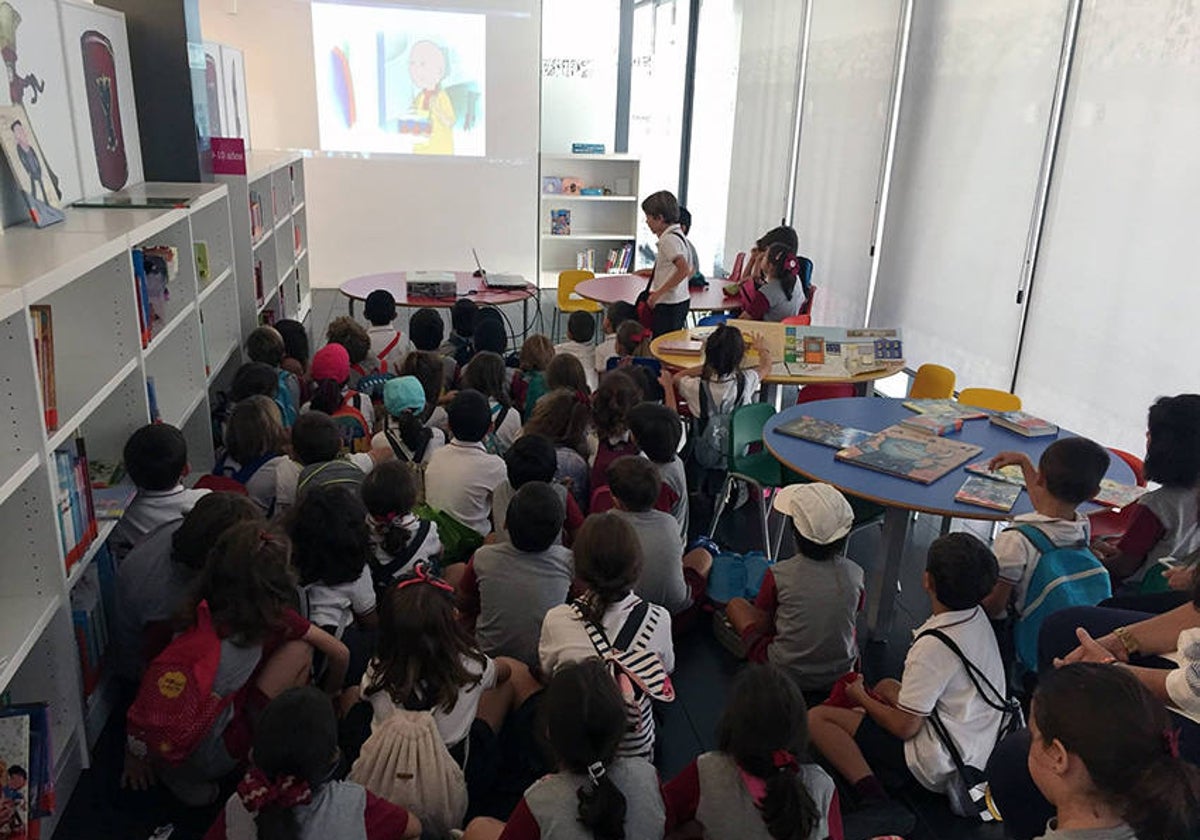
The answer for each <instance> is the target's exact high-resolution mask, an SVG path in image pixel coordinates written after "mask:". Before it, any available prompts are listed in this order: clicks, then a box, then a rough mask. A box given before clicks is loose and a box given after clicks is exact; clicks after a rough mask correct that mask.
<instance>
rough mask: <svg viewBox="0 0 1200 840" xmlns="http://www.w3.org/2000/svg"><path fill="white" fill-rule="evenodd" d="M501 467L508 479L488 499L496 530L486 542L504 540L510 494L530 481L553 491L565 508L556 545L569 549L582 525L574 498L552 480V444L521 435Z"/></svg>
mask: <svg viewBox="0 0 1200 840" xmlns="http://www.w3.org/2000/svg"><path fill="white" fill-rule="evenodd" d="M504 466H505V469H506V470H507V471H508V478H507V479H506V480H505V481H503V482H502V483H501V484H500V486H499V487H497V488H496V492H495V493H494V494H493V495H492V522H493V523H494V525H495V526H496V527H495V530H494V531H493V532H492V535H491V536H490V537H489V538H488V539H489V541H490V542H504V541H505V540H507V539H508V531H507V528H506V525H507V522H506V517H507V515H508V503H509V502H511V501H512V497H513V494H515V493H516V492H517V491H518V490H520V489H521V488H522V487H524V486H525V485H526V484H528V483H529V482H531V481H543V482H545V483H546V484H549V485H550V486H551V487H552V488H554V492H555V493H557V494H558V496H559V498H560V499H562V503H563V505H564V506H565V508H566V519H565V520H564V521H563V530H562V534H561V535H560V536H559V539H558V540H557V541H556V542H558V543H561V544H562V545H566V546H568V547H569V546H570V545H571V540H572V539H574V537H575V532H576V531H578V530H579V527H580V526H581V525H583V513H582V512H581V511H580V510H579V505H578V504H576V503H575V497H574V496H572V495H571V494H570V493H568V492H567V486H566V485H565V484H560V483H559V482H557V481H555V480H554V473H555V472H556V471H557V470H558V456H557V454H556V453H555V450H554V444H553V443H551V442H550V440H549V438H545V437H542V436H541V435H522V436H521V437H519V438H517V442H516V443H514V444H513V445H512V448H511V449H509V450H508V452H506V453H504Z"/></svg>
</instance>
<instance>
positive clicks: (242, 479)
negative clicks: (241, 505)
mask: <svg viewBox="0 0 1200 840" xmlns="http://www.w3.org/2000/svg"><path fill="white" fill-rule="evenodd" d="M224 438H225V449H224V451H223V452H222V453H221V456H220V457H219V458H218V459H217V464H216V466H215V467H214V468H213V475H219V476H225V477H226V478H232V479H233V480H234V481H236V482H237V483H238V484H241V485H242V486H243V487H244V488H245V489H246V495H247V496H249V497H250V499H251V500H252V501H253V502H254V503H255V504H256V505H258V506H259V507H260V508H262V510H263V512H264V513H265V514H266V515H267V516H270V515H271V514H273V513H274V512H275V485H276V472H277V471H278V469H279V467H280V465H281V464H283V463H285V462H286V461H287V456H286V455H284V454H283V450H284V447H285V446H286V445H287V442H288V433H287V430H286V429H284V428H283V423H282V422H280V418H279V406H278V405H276V404H275V402H274V401H273V400H271V399H270V398H269V397H264V396H259V395H255V396H253V397H249V398H248V399H245V400H242V401H241V402H239V403H238V404H237V405H235V406H234V407H233V411H232V412H230V414H229V421H228V422H227V423H226V424H225V435H224Z"/></svg>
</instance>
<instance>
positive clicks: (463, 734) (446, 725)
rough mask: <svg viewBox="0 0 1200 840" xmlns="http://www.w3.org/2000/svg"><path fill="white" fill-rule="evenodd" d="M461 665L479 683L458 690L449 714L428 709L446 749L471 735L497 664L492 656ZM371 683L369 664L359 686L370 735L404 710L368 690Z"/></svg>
mask: <svg viewBox="0 0 1200 840" xmlns="http://www.w3.org/2000/svg"><path fill="white" fill-rule="evenodd" d="M462 666H463V668H464V669H465V670H466V672H467V673H468V674H469V675H470V676H471V679H472V680H478V682H470V683H467V684H466V685H464V686H462V687H461V688H459V690H458V699H457V700H455V702H454V707H453V708H452V709H450V710H449V711H447V710H446V709H445V708H443V707H442V706H434V707H433V708H432V709H430V710H429V713H430V714H431V715H432V716H433V722H434V724H436V725H437V730H438V734H439V735H441V737H442V743H443V744H445V745H446V749H448V750H453V749H454V748H455V747H457V746H459V745H460V744H462V743H463V742H464V741H465V740H466V739H467V736H468V735H470V734H471V725H472V724H474V722H475V716H476V714H477V713H478V711H479V700H480V698H481V697H482V696H483V692H485V691H487V690H488V689H491V688H495V687H496V662H495V660H493V659H492V658H491V657H484V662H483V664H482V665H481V664H480V663H479V661H478V660H476V659H472V658H471V657H469V656H464V657H462ZM374 681H375V665H374V663H373V662H372V663H371V665H369V666H367V672H366V673H365V674H363V678H362V683H361V684H360V685H359V689H360V691H361V692H362V698H363V699H364V700H366V701H367V702H368V703H370V704H371V711H372V716H371V732H375V731H377V730H378V729H379V728H380V727H381V726H383V725H384V724H385V723H386V722H387V720H388V718H390V717H391V716H392V715H394V714H396V713H397V712H399V711H403V707H402V706H399V705H397V704H396V702H395V701H394V700H393V699H392V696H391V695H390V694H389V693H388V692H387V690H386V689H384V690H381V691H375V692H370V691H369V689H370V687H371V685H372V684H373V683H374Z"/></svg>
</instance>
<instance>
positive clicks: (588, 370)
mask: <svg viewBox="0 0 1200 840" xmlns="http://www.w3.org/2000/svg"><path fill="white" fill-rule="evenodd" d="M562 353H565V354H566V355H568V356H574V357H575V358H576V359H578V360H579V364H581V365H583V374H584V376H586V377H587V384H588V388H589V389H590V390H592V391H595V390H596V385H597V383H598V381H599V379H600V377H599V375H598V373H597V362H598V361H599V359H598V358H597V356H596V346H595V345H594V344H592V343H590V342H589V343H587V344H585V343H583V342H582V341H573V340H570V339H568V340H567V341H564V342H563V343H562V344H556V345H555V346H554V354H555V355H556V356H557V355H559V354H562ZM605 361H606V362H607V361H608V359H607V358H606V359H605Z"/></svg>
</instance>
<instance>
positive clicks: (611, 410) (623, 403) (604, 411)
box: [592, 370, 670, 441]
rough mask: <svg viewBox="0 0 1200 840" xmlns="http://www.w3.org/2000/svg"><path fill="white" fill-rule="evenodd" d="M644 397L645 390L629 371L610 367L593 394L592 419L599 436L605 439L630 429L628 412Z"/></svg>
mask: <svg viewBox="0 0 1200 840" xmlns="http://www.w3.org/2000/svg"><path fill="white" fill-rule="evenodd" d="M641 399H642V391H641V389H640V388H639V387H638V385H637V383H636V382H635V381H634V379H633V377H632V376H631V375H630V374H629V372H627V371H624V370H610V371H609V372H608V373H606V374H604V376H602V377H600V385H599V387H597V388H596V393H595V395H594V396H593V397H592V422H593V423H595V425H596V436H597V437H599V438H600V440H602V441H603V440H608V439H611V438H615V437H619V436H621V435H623V434H624V433H625V432H626V431H628V430H629V412H630V411H632V410H633V407H634V406H635V405H637V404H638V402H639V401H640V400H641ZM667 410H668V411H669V410H670V409H667Z"/></svg>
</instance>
